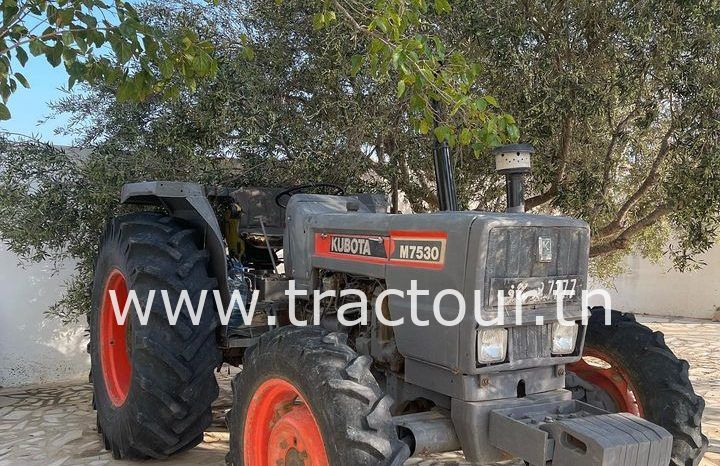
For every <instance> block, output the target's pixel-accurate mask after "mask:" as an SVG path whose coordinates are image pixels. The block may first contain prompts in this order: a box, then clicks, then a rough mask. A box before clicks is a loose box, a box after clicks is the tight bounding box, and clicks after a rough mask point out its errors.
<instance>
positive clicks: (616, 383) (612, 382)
mask: <svg viewBox="0 0 720 466" xmlns="http://www.w3.org/2000/svg"><path fill="white" fill-rule="evenodd" d="M585 357H590V358H594V359H596V360H599V361H597V362H599V363H600V364H590V363H588V361H586V360H585V359H584V358H585ZM568 370H570V371H572V372H574V373H575V375H577V376H578V377H580V378H581V379H583V380H585V381H586V382H589V383H591V384H593V385H595V386H596V387H598V388H600V389H601V390H603V391H605V393H607V394H608V396H610V398H611V399H612V400H613V402H614V403H615V406H616V407H617V408H618V411H620V412H627V413H630V414H635V415H636V416H640V417H642V416H643V408H642V405H641V404H640V401H639V400H638V399H637V396H636V393H637V391H636V390H635V388H634V387H633V385H632V382H631V380H630V378H629V377H628V373H627V370H625V368H623V367H622V366H621V365H620V364H618V363H616V362H615V361H614V360H613V358H611V357H610V356H608V355H607V354H605V353H603V352H601V351H598V350H595V349H593V348H585V351H584V352H583V359H581V360H580V361H578V362H576V363H573V364H570V365H568Z"/></svg>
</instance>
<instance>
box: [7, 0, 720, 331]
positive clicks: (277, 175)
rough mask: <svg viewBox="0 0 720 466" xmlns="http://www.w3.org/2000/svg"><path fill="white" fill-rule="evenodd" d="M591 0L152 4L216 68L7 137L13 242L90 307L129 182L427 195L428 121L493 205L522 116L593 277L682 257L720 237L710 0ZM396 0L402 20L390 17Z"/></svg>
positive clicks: (464, 185)
mask: <svg viewBox="0 0 720 466" xmlns="http://www.w3.org/2000/svg"><path fill="white" fill-rule="evenodd" d="M586 3H587V2H580V1H576V2H575V1H565V2H562V1H560V2H544V1H535V0H527V1H524V2H517V1H510V0H499V1H497V2H494V3H492V4H483V6H482V8H478V5H477V4H476V3H473V2H470V1H469V0H468V1H466V0H456V1H453V2H451V3H450V4H449V5H446V4H445V3H443V2H435V3H433V4H432V5H430V6H428V5H425V4H422V3H417V2H412V3H403V2H400V3H397V2H382V1H379V2H373V1H368V2H366V3H352V2H341V1H340V0H338V2H330V3H318V2H317V1H316V0H283V1H282V3H281V4H280V6H278V5H277V4H275V3H274V2H265V1H261V0H243V1H233V2H219V3H218V4H217V5H200V4H197V3H195V2H191V1H188V2H176V3H172V4H168V3H167V2H152V3H149V4H146V5H144V6H143V8H142V10H141V11H142V12H143V16H144V18H146V20H147V21H146V22H147V23H148V24H151V25H153V27H157V28H159V29H161V30H163V31H166V33H171V32H172V31H174V30H183V29H184V28H190V29H191V30H193V31H194V33H196V34H197V35H198V37H199V38H201V39H202V40H208V41H210V42H211V43H212V44H213V46H214V55H213V58H214V59H215V60H216V62H217V73H216V75H215V76H214V77H213V78H212V79H204V80H198V82H197V86H196V87H195V88H194V89H187V90H185V91H183V92H181V93H179V95H178V96H177V97H176V98H175V99H171V100H167V99H161V98H160V96H157V95H153V96H149V97H148V98H147V99H145V100H143V101H141V102H135V101H120V100H118V99H117V98H116V91H117V88H116V86H114V85H108V84H106V83H102V82H94V83H90V84H88V85H85V86H84V87H83V92H81V93H73V94H69V95H68V96H67V97H66V98H64V99H62V100H61V101H59V102H58V103H57V104H56V110H57V111H58V112H69V113H70V115H71V125H70V126H69V127H68V128H67V131H68V132H69V133H71V134H73V135H75V136H76V138H77V145H78V146H81V147H87V148H91V149H92V151H89V152H88V153H85V154H83V156H82V157H79V158H78V157H75V158H74V159H71V158H68V157H67V156H63V155H58V154H57V153H56V151H55V150H54V149H52V148H48V147H46V146H42V145H39V144H37V143H35V142H26V143H24V145H21V147H22V151H17V150H16V149H15V146H14V145H12V144H10V143H7V144H8V145H6V146H5V148H4V149H3V150H2V151H0V154H2V158H0V160H1V162H0V175H1V177H0V178H1V179H0V188H1V189H0V208H2V215H1V216H0V233H1V234H2V237H3V238H4V239H5V240H6V241H7V242H8V244H9V245H10V247H11V248H12V249H13V250H14V251H16V252H18V253H19V254H20V255H21V256H22V257H26V258H30V259H37V258H46V257H47V258H53V259H62V258H67V257H71V258H74V259H76V260H78V263H79V266H78V267H79V268H78V273H77V274H76V275H75V277H74V279H73V281H72V282H71V284H70V285H69V288H68V290H69V291H68V293H67V294H66V295H65V297H64V301H62V302H61V303H59V304H60V305H58V306H56V307H55V308H54V309H53V311H52V313H53V314H55V315H60V316H61V317H63V318H64V319H66V320H71V319H73V318H76V317H77V316H79V315H81V314H82V313H84V312H85V310H86V309H87V296H88V287H89V283H90V282H91V274H92V261H93V258H94V254H95V252H96V244H97V238H98V235H99V234H100V231H101V230H102V227H103V225H104V222H105V221H106V219H108V218H110V217H111V216H112V215H115V214H117V213H119V212H122V211H123V210H124V209H126V208H121V207H119V206H118V193H119V190H120V187H121V185H122V184H123V183H124V182H129V181H139V180H143V179H179V180H192V181H196V182H200V183H204V184H222V185H228V186H242V185H292V184H297V183H308V182H330V183H337V184H340V185H344V186H347V187H348V188H349V190H350V191H355V190H357V191H359V190H375V191H381V192H386V193H390V194H391V195H392V196H393V200H394V203H395V204H396V205H397V202H398V197H399V193H403V194H404V195H405V198H406V199H407V200H408V202H409V203H410V205H411V206H412V208H413V209H414V210H415V211H426V210H433V209H435V208H436V207H437V201H436V196H435V186H434V180H433V178H434V174H433V166H432V157H430V154H431V150H432V137H433V136H438V137H439V138H440V139H444V140H447V141H448V142H450V143H451V144H452V154H453V167H454V171H455V175H456V178H457V184H458V193H459V197H460V203H461V205H463V206H464V207H466V208H468V207H472V208H475V207H477V208H478V209H487V210H500V209H502V208H503V206H504V182H503V180H502V179H501V178H500V177H498V176H497V175H496V174H495V173H494V171H493V161H492V159H491V157H490V156H489V152H488V150H487V148H488V146H492V145H495V144H498V143H504V142H507V141H512V140H514V139H515V138H516V137H517V136H518V133H517V130H516V129H513V128H514V126H515V125H516V124H517V126H518V127H519V128H521V130H522V135H521V140H522V141H527V142H530V143H532V144H533V145H534V146H535V147H536V149H537V153H536V155H535V157H534V163H535V166H534V171H533V175H532V176H531V177H530V179H529V180H528V191H529V199H528V206H529V207H530V208H531V209H532V210H533V211H535V212H551V213H554V214H569V215H574V216H578V217H580V218H583V219H585V220H586V221H588V222H589V223H590V224H591V227H592V229H593V235H594V237H593V244H592V249H591V254H592V255H593V256H594V257H595V259H594V263H595V273H596V274H597V275H606V276H607V275H611V274H612V273H615V272H617V270H618V268H617V264H618V263H619V262H618V261H619V259H620V258H621V257H622V256H623V255H624V254H626V253H627V252H628V251H631V250H637V251H640V252H641V253H643V254H645V255H646V256H649V257H652V258H657V257H659V256H660V255H661V254H663V253H671V254H672V255H673V257H674V258H675V259H676V265H677V266H678V267H680V268H687V267H689V266H692V265H693V260H694V257H696V255H697V254H698V253H700V252H702V251H704V250H706V249H708V248H709V247H710V246H711V245H712V244H713V242H714V240H715V233H716V230H717V222H718V212H719V208H720V179H719V178H720V166H719V165H720V156H719V155H718V142H719V138H718V136H719V135H720V131H719V121H720V120H719V118H718V109H720V102H719V99H720V96H719V94H718V90H720V83H719V82H718V69H720V67H719V66H718V65H719V64H718V57H719V52H718V46H719V44H720V40H718V39H720V38H718V24H717V17H716V15H713V14H712V12H713V11H716V7H715V6H714V4H713V3H712V2H707V1H699V0H693V1H690V2H686V3H683V4H682V5H675V4H670V3H669V2H662V1H657V0H648V1H645V2H639V3H632V4H629V3H625V2H620V1H613V2H609V1H608V2H594V3H592V5H590V4H586ZM448 6H449V8H450V11H447V8H448ZM403 8H407V9H403ZM395 10H402V11H401V12H402V13H403V14H402V15H400V16H401V17H402V18H405V19H403V20H400V21H398V20H396V19H388V18H393V16H392V15H393V11H395ZM407 11H410V13H411V14H410V16H409V17H408V16H407V15H406V14H405V13H406V12H407ZM346 12H347V13H348V14H346ZM416 13H417V14H416ZM415 14H416V16H417V19H415V17H414V16H413V15H415ZM379 17H382V18H385V19H386V20H388V21H390V24H387V25H383V26H381V25H380V24H379V23H378V21H380V22H382V21H383V20H378V18H379ZM408 18H409V19H408ZM410 39H413V40H415V41H416V42H413V40H410ZM378 41H379V42H380V43H379V44H378ZM418 43H419V44H420V45H422V49H420V48H418ZM410 51H413V52H414V54H412V53H410ZM459 52H461V53H459ZM440 53H442V54H443V57H444V58H441V57H440V55H439V54H440ZM396 57H397V58H396ZM452 57H455V58H452ZM461 58H462V60H461ZM401 65H404V66H405V68H406V70H404V69H403V67H402V66H401ZM421 70H424V71H421ZM443 71H444V72H445V74H444V75H443ZM464 75H467V76H474V78H472V79H469V80H465V78H463V77H462V76H464ZM423 79H424V80H425V81H422V80H423ZM400 82H404V83H405V84H404V85H402V84H399V83H400ZM470 82H472V85H465V83H470ZM418 83H425V84H424V85H419V84H418ZM492 96H494V97H495V98H493V97H492ZM466 97H467V99H466ZM435 99H437V100H439V101H440V102H441V104H442V105H441V107H442V110H441V112H439V113H438V114H437V115H434V116H435V117H436V118H437V119H438V120H439V123H438V125H437V127H438V130H437V131H435V130H434V129H433V128H432V119H433V118H432V117H433V115H432V114H430V115H428V113H427V109H428V108H431V106H430V104H431V101H432V100H435ZM453 102H454V103H453ZM482 102H484V104H483V103H482ZM496 104H497V105H496ZM500 104H502V107H500ZM456 107H457V108H456ZM501 108H502V110H501ZM505 112H508V113H511V114H513V115H514V116H515V118H514V119H511V118H509V117H508V116H506V114H505ZM428 117H429V119H428ZM515 121H517V123H514V122H515ZM426 131H427V132H428V133H432V134H427V135H425V134H423V133H424V132H426ZM13 144H17V143H13ZM48 154H51V155H48ZM16 186H17V187H16ZM28 225H30V226H35V225H41V226H42V228H34V227H28ZM29 230H32V231H31V232H30V234H28V233H27V231H29ZM671 244H672V245H674V246H670V245H671Z"/></svg>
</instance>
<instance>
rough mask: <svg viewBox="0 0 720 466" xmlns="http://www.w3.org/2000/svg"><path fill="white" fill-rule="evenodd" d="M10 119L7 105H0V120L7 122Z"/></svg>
mask: <svg viewBox="0 0 720 466" xmlns="http://www.w3.org/2000/svg"><path fill="white" fill-rule="evenodd" d="M9 119H10V110H9V109H8V108H7V105H5V104H3V103H0V120H9Z"/></svg>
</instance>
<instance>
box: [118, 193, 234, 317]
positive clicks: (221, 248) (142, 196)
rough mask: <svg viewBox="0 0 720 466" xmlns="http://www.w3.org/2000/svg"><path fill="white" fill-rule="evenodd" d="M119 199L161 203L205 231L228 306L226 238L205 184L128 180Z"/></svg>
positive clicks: (171, 213) (130, 201) (173, 214)
mask: <svg viewBox="0 0 720 466" xmlns="http://www.w3.org/2000/svg"><path fill="white" fill-rule="evenodd" d="M120 203H122V204H138V205H157V206H162V207H163V208H165V209H166V210H167V211H168V213H169V214H170V215H172V216H173V217H178V218H181V219H183V220H186V221H188V222H190V223H191V224H193V225H194V226H195V227H197V228H198V229H199V230H200V231H202V232H203V242H204V246H205V248H206V249H207V251H208V252H209V253H210V268H211V270H212V272H213V275H214V276H215V278H217V281H218V289H219V290H220V295H221V297H222V300H223V303H224V304H225V305H226V306H227V303H228V302H229V301H230V292H229V290H228V283H227V263H226V260H227V259H226V255H225V241H224V239H223V236H222V232H221V231H220V224H219V223H218V220H217V217H216V216H215V211H214V210H213V208H212V206H211V205H210V201H208V198H207V196H206V195H205V190H204V189H203V187H202V186H200V185H199V184H196V183H187V182H181V181H144V182H141V183H128V184H126V185H124V186H123V188H122V192H121V194H120Z"/></svg>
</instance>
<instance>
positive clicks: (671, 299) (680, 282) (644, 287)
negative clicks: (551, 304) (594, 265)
mask: <svg viewBox="0 0 720 466" xmlns="http://www.w3.org/2000/svg"><path fill="white" fill-rule="evenodd" d="M699 259H700V260H702V261H703V262H705V263H706V264H707V265H706V266H705V267H703V268H701V269H699V270H695V271H692V272H686V273H680V272H677V271H675V270H674V269H673V268H672V263H671V262H670V261H669V260H665V261H663V262H662V263H660V264H654V263H652V262H650V261H648V260H647V259H643V258H642V257H639V256H629V257H627V258H626V259H625V267H626V270H627V271H626V273H625V274H623V275H622V276H620V277H617V278H616V279H615V281H614V288H615V289H608V291H609V292H610V295H611V297H612V306H613V308H614V309H617V310H621V311H625V312H633V313H637V314H653V315H662V316H682V317H694V318H701V319H710V318H712V317H713V315H714V314H715V313H716V311H717V310H718V308H719V307H720V246H715V247H714V248H713V249H711V250H710V251H708V252H707V253H706V254H703V255H702V256H700V257H699ZM591 286H594V287H598V288H600V287H602V285H601V284H599V283H597V282H596V283H593V282H592V280H591ZM591 304H600V302H599V301H597V300H595V299H591Z"/></svg>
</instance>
